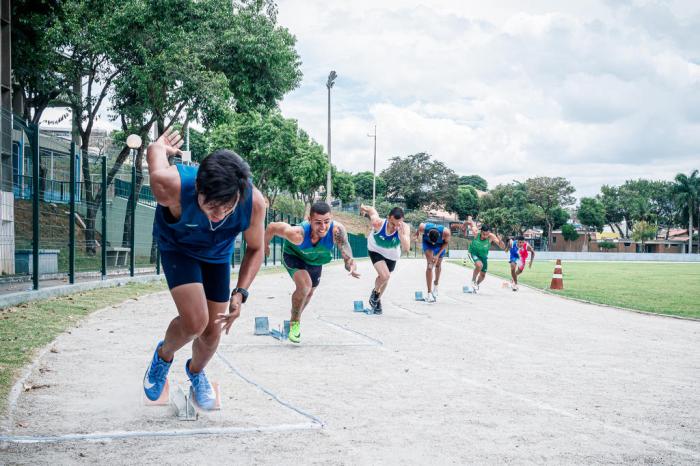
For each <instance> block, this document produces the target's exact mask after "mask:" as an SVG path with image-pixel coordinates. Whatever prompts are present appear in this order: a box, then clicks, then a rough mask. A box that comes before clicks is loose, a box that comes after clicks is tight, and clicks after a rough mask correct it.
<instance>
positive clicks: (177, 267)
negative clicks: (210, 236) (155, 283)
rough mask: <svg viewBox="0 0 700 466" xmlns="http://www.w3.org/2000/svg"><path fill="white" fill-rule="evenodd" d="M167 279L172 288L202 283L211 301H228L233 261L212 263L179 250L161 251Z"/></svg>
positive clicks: (161, 259) (205, 293) (169, 286)
mask: <svg viewBox="0 0 700 466" xmlns="http://www.w3.org/2000/svg"><path fill="white" fill-rule="evenodd" d="M160 261H161V262H162V264H163V272H164V273H165V280H166V281H167V282H168V288H170V289H171V290H172V289H173V288H175V287H176V286H180V285H186V284H188V283H201V284H202V286H203V287H204V295H205V296H206V297H207V299H208V300H209V301H214V302H217V303H227V302H229V300H230V299H231V263H230V262H225V263H223V264H212V263H210V262H204V261H200V260H197V259H194V258H192V257H190V256H187V255H185V254H183V253H181V252H177V251H161V252H160Z"/></svg>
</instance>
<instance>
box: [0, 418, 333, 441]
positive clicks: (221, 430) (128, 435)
mask: <svg viewBox="0 0 700 466" xmlns="http://www.w3.org/2000/svg"><path fill="white" fill-rule="evenodd" d="M321 428H322V426H321V425H319V424H316V423H307V424H278V425H271V426H260V427H200V428H195V429H173V430H156V431H147V430H131V431H129V430H116V431H107V432H92V433H88V434H64V435H0V443H2V442H7V443H24V444H26V443H61V442H82V441H92V442H95V441H100V440H123V439H134V438H153V437H162V438H164V437H192V436H197V435H233V434H247V433H265V432H287V431H295V430H315V429H321Z"/></svg>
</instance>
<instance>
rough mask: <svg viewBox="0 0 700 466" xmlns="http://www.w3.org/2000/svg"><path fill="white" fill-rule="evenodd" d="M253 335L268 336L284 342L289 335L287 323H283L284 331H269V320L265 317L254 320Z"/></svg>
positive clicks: (286, 321) (280, 329)
mask: <svg viewBox="0 0 700 466" xmlns="http://www.w3.org/2000/svg"><path fill="white" fill-rule="evenodd" d="M255 335H270V336H271V337H272V338H275V339H277V340H280V341H281V340H286V339H287V335H289V321H288V320H285V321H284V329H282V328H277V329H274V328H273V329H270V320H269V319H268V318H267V317H256V318H255Z"/></svg>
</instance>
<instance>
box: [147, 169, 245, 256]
mask: <svg viewBox="0 0 700 466" xmlns="http://www.w3.org/2000/svg"><path fill="white" fill-rule="evenodd" d="M176 166H177V171H178V173H179V174H180V184H181V187H180V207H181V209H182V215H181V216H180V218H179V219H177V220H175V219H173V218H172V215H171V214H170V211H169V210H168V208H167V207H163V206H161V205H160V204H159V205H158V206H157V207H156V215H155V219H154V222H153V236H154V238H155V239H156V240H157V241H158V248H159V249H160V250H161V251H179V252H181V253H183V254H185V255H187V256H190V257H192V258H194V259H197V260H201V261H203V262H210V263H215V264H223V263H226V262H229V261H230V260H231V254H232V253H233V245H234V240H235V239H236V236H238V234H239V233H240V232H242V231H245V230H247V229H248V226H249V225H250V217H251V215H252V213H253V185H252V184H251V183H250V182H249V183H248V186H247V187H246V189H245V194H244V197H243V199H241V200H240V201H239V203H238V205H237V206H236V209H235V210H234V211H233V213H231V214H229V216H228V217H227V218H226V219H224V220H222V221H221V222H219V223H216V224H213V229H212V224H210V222H209V218H208V217H207V216H206V215H205V214H204V212H202V210H201V209H200V208H199V203H198V202H197V190H196V189H195V181H196V179H197V170H198V169H199V168H198V167H191V166H188V165H179V164H178V165H176Z"/></svg>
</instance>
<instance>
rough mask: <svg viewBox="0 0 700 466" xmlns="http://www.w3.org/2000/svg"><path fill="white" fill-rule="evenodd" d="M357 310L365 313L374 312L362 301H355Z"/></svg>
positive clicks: (355, 309)
mask: <svg viewBox="0 0 700 466" xmlns="http://www.w3.org/2000/svg"><path fill="white" fill-rule="evenodd" d="M353 305H354V309H353V310H354V311H355V312H364V313H365V314H374V311H373V310H372V309H371V308H368V307H365V303H364V302H362V301H353Z"/></svg>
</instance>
